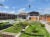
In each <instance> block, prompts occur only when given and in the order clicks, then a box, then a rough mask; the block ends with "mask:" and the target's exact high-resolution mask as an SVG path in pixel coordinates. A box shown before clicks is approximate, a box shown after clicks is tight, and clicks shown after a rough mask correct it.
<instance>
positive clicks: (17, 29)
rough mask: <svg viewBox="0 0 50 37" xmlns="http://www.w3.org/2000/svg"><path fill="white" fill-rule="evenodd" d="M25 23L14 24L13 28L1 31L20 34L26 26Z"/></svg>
mask: <svg viewBox="0 0 50 37" xmlns="http://www.w3.org/2000/svg"><path fill="white" fill-rule="evenodd" d="M27 24H28V23H27V22H19V23H18V24H17V23H15V24H13V26H11V27H9V28H7V29H4V30H3V31H4V32H11V33H18V32H20V31H21V30H22V29H23V28H24V27H25V26H27Z"/></svg>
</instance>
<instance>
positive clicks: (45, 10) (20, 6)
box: [0, 0, 50, 14]
mask: <svg viewBox="0 0 50 37" xmlns="http://www.w3.org/2000/svg"><path fill="white" fill-rule="evenodd" d="M0 4H3V6H0V12H4V13H5V12H6V13H15V14H18V13H20V12H21V11H26V12H31V11H36V12H39V13H40V14H50V0H0ZM29 5H30V8H29Z"/></svg>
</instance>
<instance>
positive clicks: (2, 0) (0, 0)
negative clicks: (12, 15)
mask: <svg viewBox="0 0 50 37" xmlns="http://www.w3.org/2000/svg"><path fill="white" fill-rule="evenodd" d="M5 1H8V0H0V2H5Z"/></svg>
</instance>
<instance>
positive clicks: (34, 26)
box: [20, 22, 50, 37]
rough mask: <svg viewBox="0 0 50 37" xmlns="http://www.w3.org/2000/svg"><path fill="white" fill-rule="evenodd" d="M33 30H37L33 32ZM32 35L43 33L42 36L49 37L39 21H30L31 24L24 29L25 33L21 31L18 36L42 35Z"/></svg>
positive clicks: (31, 36)
mask: <svg viewBox="0 0 50 37" xmlns="http://www.w3.org/2000/svg"><path fill="white" fill-rule="evenodd" d="M34 30H35V31H37V32H36V33H34V32H33V31H34ZM34 35H43V36H44V37H50V36H49V33H48V32H47V30H46V29H45V27H42V26H41V23H39V22H34V23H31V26H29V28H27V29H26V31H25V33H22V34H21V36H20V37H43V36H34Z"/></svg>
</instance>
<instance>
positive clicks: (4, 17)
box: [0, 13, 17, 20]
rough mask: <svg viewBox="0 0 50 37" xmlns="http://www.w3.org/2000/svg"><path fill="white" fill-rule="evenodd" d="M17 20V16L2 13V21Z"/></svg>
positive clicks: (0, 16)
mask: <svg viewBox="0 0 50 37" xmlns="http://www.w3.org/2000/svg"><path fill="white" fill-rule="evenodd" d="M15 18H17V15H15V14H8V13H0V20H6V19H15Z"/></svg>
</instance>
